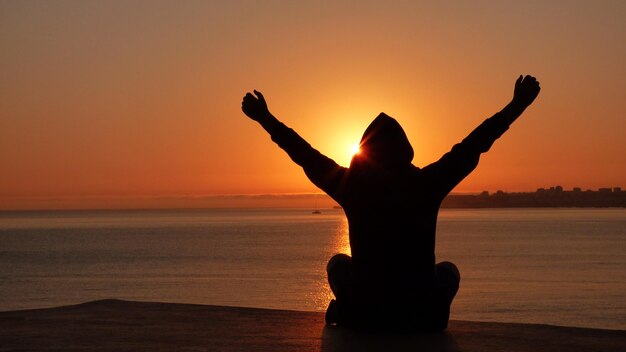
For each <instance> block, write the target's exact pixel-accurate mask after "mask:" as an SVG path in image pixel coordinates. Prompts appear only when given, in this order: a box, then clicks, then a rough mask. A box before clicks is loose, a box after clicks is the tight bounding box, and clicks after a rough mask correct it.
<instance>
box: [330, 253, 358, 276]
mask: <svg viewBox="0 0 626 352" xmlns="http://www.w3.org/2000/svg"><path fill="white" fill-rule="evenodd" d="M351 260H352V258H350V256H349V255H347V254H343V253H339V254H335V255H334V256H333V257H332V258H330V260H329V261H328V264H327V265H326V273H328V274H330V273H331V272H335V271H337V270H338V269H342V268H345V269H347V268H348V267H349V266H350V261H351Z"/></svg>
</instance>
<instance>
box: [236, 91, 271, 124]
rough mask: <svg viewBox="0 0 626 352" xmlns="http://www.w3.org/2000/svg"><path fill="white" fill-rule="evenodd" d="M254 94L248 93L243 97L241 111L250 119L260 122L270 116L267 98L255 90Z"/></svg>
mask: <svg viewBox="0 0 626 352" xmlns="http://www.w3.org/2000/svg"><path fill="white" fill-rule="evenodd" d="M254 94H256V96H254V95H252V94H251V93H247V94H246V95H245V96H244V97H243V101H242V102H241V110H243V113H244V114H246V115H247V116H248V117H249V118H251V119H253V120H255V121H258V120H260V119H262V118H264V117H267V116H269V115H270V111H269V110H268V108H267V103H266V102H265V98H264V97H263V94H261V92H258V91H256V90H254Z"/></svg>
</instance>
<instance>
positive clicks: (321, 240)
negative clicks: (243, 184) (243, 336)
mask: <svg viewBox="0 0 626 352" xmlns="http://www.w3.org/2000/svg"><path fill="white" fill-rule="evenodd" d="M312 210H313V209H300V208H297V209H295V208H282V209H268V208H257V209H203V210H200V209H193V210H128V211H50V212H2V213H0V311H7V310H17V309H30V308H42V307H53V306H59V305H67V304H77V303H82V302H86V301H91V300H97V299H105V298H119V299H128V300H141V301H159V302H182V303H197V304H211V305H227V306H246V307H262V308H276V309H290V310H306V311H324V310H325V309H326V306H327V305H328V302H329V300H330V299H331V298H332V293H331V292H330V290H329V287H328V283H327V281H326V273H325V267H326V262H327V261H328V259H329V258H330V257H331V256H332V255H333V254H335V253H339V252H343V253H349V244H348V238H347V231H348V227H347V221H346V219H345V217H344V214H343V211H342V210H341V209H321V211H322V213H321V214H312ZM436 254H437V260H438V261H444V260H447V261H452V262H454V263H455V264H457V266H458V267H459V269H460V271H461V276H462V279H461V288H460V290H459V293H458V295H457V297H456V298H455V300H454V302H453V305H452V313H451V314H452V316H451V318H452V319H462V320H474V321H497V322H518V323H541V324H553V325H562V326H576V327H591V328H606V329H621V330H626V209H613V208H606V209H588V208H585V209H442V210H441V212H440V216H439V223H438V234H437V251H436Z"/></svg>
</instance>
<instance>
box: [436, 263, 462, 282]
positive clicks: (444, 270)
mask: <svg viewBox="0 0 626 352" xmlns="http://www.w3.org/2000/svg"><path fill="white" fill-rule="evenodd" d="M437 274H438V275H440V276H447V277H451V278H452V279H453V280H454V281H456V282H457V284H458V283H459V282H460V281H461V272H460V271H459V268H457V266H456V265H454V263H452V262H441V263H439V264H437Z"/></svg>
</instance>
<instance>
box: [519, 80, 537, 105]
mask: <svg viewBox="0 0 626 352" xmlns="http://www.w3.org/2000/svg"><path fill="white" fill-rule="evenodd" d="M540 90H541V87H539V82H538V81H537V79H536V78H535V77H533V76H530V75H527V76H525V77H524V76H522V75H520V76H519V78H518V79H517V81H515V90H514V92H513V101H514V102H517V103H519V104H522V105H523V106H528V105H530V104H532V102H533V101H534V100H535V98H537V95H539V91H540Z"/></svg>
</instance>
